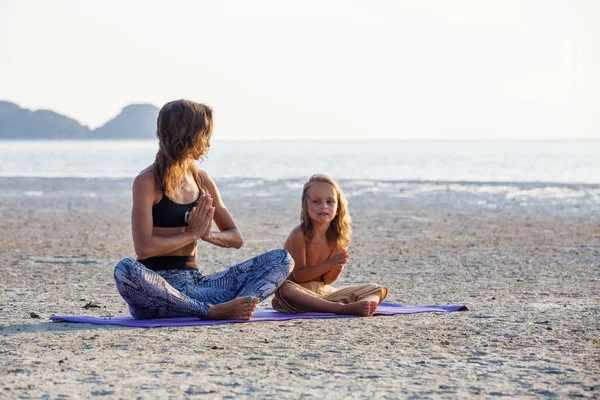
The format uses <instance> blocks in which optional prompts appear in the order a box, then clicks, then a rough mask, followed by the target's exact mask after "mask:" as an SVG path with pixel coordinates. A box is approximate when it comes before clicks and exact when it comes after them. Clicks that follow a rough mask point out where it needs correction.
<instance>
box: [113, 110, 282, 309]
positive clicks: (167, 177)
mask: <svg viewBox="0 0 600 400" xmlns="http://www.w3.org/2000/svg"><path fill="white" fill-rule="evenodd" d="M212 127H213V123H212V110H211V108H210V107H208V106H206V105H204V104H199V103H195V102H192V101H189V100H177V101H172V102H170V103H167V104H165V105H164V106H163V107H162V109H161V110H160V112H159V114H158V121H157V133H156V135H157V137H158V140H159V149H158V152H157V154H156V159H155V162H154V164H152V165H150V166H149V167H148V168H146V169H145V170H143V171H142V172H141V173H140V174H139V175H138V176H137V177H136V178H135V180H134V182H133V208H132V213H131V229H132V233H133V244H134V247H135V252H136V254H137V257H138V258H137V260H133V259H130V258H125V259H123V260H121V261H119V263H118V264H117V266H116V268H115V280H116V282H117V289H118V290H119V293H120V294H121V296H122V297H123V299H125V301H126V302H127V304H128V305H129V310H130V312H131V315H132V316H133V317H134V318H138V319H147V318H161V317H163V318H164V317H178V316H197V317H199V318H207V319H250V317H251V316H252V313H253V312H254V310H255V307H256V304H257V303H258V302H259V301H261V300H263V299H265V298H266V297H268V296H270V295H271V294H273V292H275V290H276V289H277V288H278V287H279V286H280V285H281V284H282V283H283V282H284V281H285V279H286V277H287V276H288V275H289V273H290V271H291V269H292V268H293V260H292V258H291V256H290V255H289V253H288V252H287V251H285V250H273V251H270V252H267V253H264V254H261V255H259V256H257V257H255V258H253V259H251V260H248V261H246V262H243V263H241V264H238V265H235V266H233V267H231V268H229V269H227V270H225V271H221V272H218V273H216V274H214V275H209V276H203V275H202V274H201V273H200V271H199V269H198V266H197V265H196V262H195V259H196V253H197V242H198V240H202V241H205V242H208V243H212V244H214V245H217V246H220V247H235V248H240V247H241V246H242V243H243V238H242V234H241V232H240V231H239V229H238V228H237V226H236V224H235V222H234V220H233V218H232V216H231V214H230V213H229V211H228V210H227V208H226V207H225V205H224V204H223V201H222V200H221V196H220V194H219V190H218V189H217V186H216V184H215V182H214V181H213V180H212V178H211V177H210V176H209V175H208V174H207V173H206V172H205V171H202V170H199V169H198V168H197V167H196V165H195V161H197V160H200V159H201V158H202V157H203V156H204V155H205V154H206V152H207V151H208V148H209V147H210V137H211V134H212ZM213 220H214V222H215V224H216V226H217V228H218V229H219V231H218V232H216V231H213V230H212V229H211V228H212V221H213Z"/></svg>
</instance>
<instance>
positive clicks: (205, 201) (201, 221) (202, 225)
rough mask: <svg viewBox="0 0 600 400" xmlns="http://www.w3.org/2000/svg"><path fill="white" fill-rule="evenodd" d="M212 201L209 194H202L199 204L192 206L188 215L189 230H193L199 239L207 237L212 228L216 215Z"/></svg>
mask: <svg viewBox="0 0 600 400" xmlns="http://www.w3.org/2000/svg"><path fill="white" fill-rule="evenodd" d="M212 201H213V200H212V197H211V196H210V195H209V194H208V195H202V196H200V200H199V201H198V205H197V206H196V207H194V208H192V211H190V214H189V216H188V228H187V230H188V231H190V232H192V233H193V234H194V236H195V237H196V238H197V239H203V238H205V237H206V236H207V235H208V234H209V233H210V230H211V228H212V220H213V217H214V215H215V208H214V207H213V205H212Z"/></svg>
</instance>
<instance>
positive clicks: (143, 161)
mask: <svg viewBox="0 0 600 400" xmlns="http://www.w3.org/2000/svg"><path fill="white" fill-rule="evenodd" d="M157 147H158V146H157V142H156V141H154V140H150V141H148V140H143V141H140V140H137V141H123V140H117V141H113V140H102V141H57V140H51V141H10V142H9V141H4V142H2V141H0V199H1V198H21V197H27V198H37V199H40V200H43V199H51V198H60V197H72V198H81V199H89V200H90V201H91V200H92V199H93V200H94V201H91V202H90V204H96V205H98V204H99V203H100V202H102V199H121V200H119V201H124V202H127V201H129V200H130V196H131V182H132V180H133V178H134V177H135V176H136V175H137V173H138V172H139V171H141V170H142V169H144V168H145V167H146V166H148V165H150V164H151V163H152V162H153V160H154V156H155V153H156V150H157ZM199 166H200V168H203V169H205V170H207V171H208V172H209V173H210V174H211V176H213V178H215V180H216V181H217V183H218V185H219V188H220V190H221V192H222V193H223V194H224V197H225V198H231V196H235V197H244V198H248V199H251V198H253V197H261V198H271V199H273V200H274V201H277V200H281V199H284V200H285V201H296V200H297V197H298V195H299V193H300V191H301V189H302V185H303V184H304V182H305V181H306V180H307V179H308V178H309V177H310V176H311V175H312V174H315V173H325V174H328V175H330V176H332V177H333V178H334V179H336V180H338V181H339V182H340V185H341V186H342V189H343V190H344V192H345V194H346V195H347V197H348V198H349V199H350V200H351V202H352V204H355V205H356V204H367V203H373V204H375V203H379V204H380V205H381V206H383V207H384V206H385V204H386V202H389V201H393V202H414V201H417V202H422V203H428V204H441V203H444V204H455V205H469V206H471V205H474V206H478V207H487V208H501V207H507V206H518V207H526V208H528V209H532V208H536V209H537V210H540V211H541V212H544V210H569V212H573V213H576V214H579V215H589V214H590V213H595V212H598V211H600V141H594V140H590V141H543V142H540V141H527V142H524V141H502V142H500V141H475V142H472V141H393V142H391V141H388V142H370V141H369V142H367V141H363V142H339V141H335V142H329V141H327V142H315V141H306V142H301V141H297V142H284V141H277V142H275V141H271V142H269V141H264V142H239V141H233V142H230V141H214V142H213V146H212V147H211V148H210V151H209V154H208V157H207V159H205V160H204V161H202V162H201V163H199Z"/></svg>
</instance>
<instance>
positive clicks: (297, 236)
mask: <svg viewBox="0 0 600 400" xmlns="http://www.w3.org/2000/svg"><path fill="white" fill-rule="evenodd" d="M288 240H291V241H294V242H296V241H299V240H300V241H304V231H303V230H302V226H300V225H296V226H295V227H294V229H292V231H291V232H290V234H289V235H288Z"/></svg>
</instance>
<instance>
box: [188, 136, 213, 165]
mask: <svg viewBox="0 0 600 400" xmlns="http://www.w3.org/2000/svg"><path fill="white" fill-rule="evenodd" d="M209 148H210V138H207V139H205V138H198V142H197V143H196V148H195V149H194V151H193V152H192V157H193V158H194V160H199V159H200V158H202V157H203V156H204V155H206V153H208V149H209Z"/></svg>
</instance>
